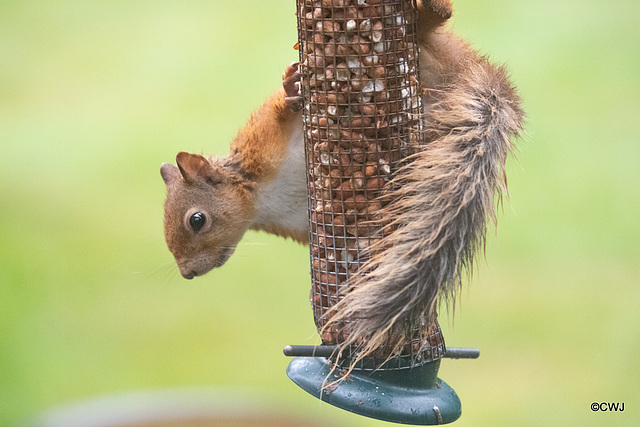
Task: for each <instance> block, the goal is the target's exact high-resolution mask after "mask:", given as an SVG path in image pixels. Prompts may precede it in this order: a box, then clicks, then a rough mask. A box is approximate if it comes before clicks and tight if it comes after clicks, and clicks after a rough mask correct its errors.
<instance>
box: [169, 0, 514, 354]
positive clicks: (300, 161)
mask: <svg viewBox="0 0 640 427" xmlns="http://www.w3.org/2000/svg"><path fill="white" fill-rule="evenodd" d="M411 2H412V5H413V6H414V7H416V8H417V9H418V16H419V26H418V29H419V47H420V58H419V60H420V79H421V81H420V83H421V86H422V88H424V89H425V91H424V95H423V105H424V107H425V114H424V118H423V126H424V129H425V136H426V141H425V144H424V146H423V148H422V150H421V151H420V152H419V153H418V154H417V155H415V157H414V159H413V160H412V161H411V162H410V163H409V164H408V165H407V166H405V167H403V168H402V169H401V170H400V171H399V172H398V173H397V176H396V177H395V178H394V179H395V180H396V182H398V183H399V184H401V185H397V186H395V187H397V189H395V190H394V194H392V195H391V198H392V199H393V200H396V202H395V203H391V204H389V205H388V206H387V207H386V208H384V209H386V210H387V213H390V214H392V215H394V218H397V219H398V220H397V223H398V224H401V225H400V226H399V227H398V228H397V230H396V231H394V232H393V233H391V234H390V235H389V236H387V237H385V244H384V245H383V247H384V248H385V249H384V250H382V251H380V252H379V253H378V254H377V255H375V256H374V257H373V258H372V260H371V265H370V266H371V267H372V268H369V269H368V270H367V271H370V274H367V276H366V278H365V279H363V281H364V283H362V284H360V286H358V287H357V288H356V289H355V290H353V291H352V292H350V293H348V294H347V295H346V296H345V298H344V299H343V300H342V301H341V303H340V305H339V306H338V307H339V308H340V310H339V311H338V313H337V314H336V315H335V316H334V319H333V321H338V320H340V319H341V318H349V319H355V321H353V322H352V323H351V328H352V330H351V334H350V338H349V340H348V342H347V343H346V344H354V343H356V344H357V343H363V342H365V343H368V344H366V345H365V346H364V347H365V348H364V350H365V353H366V352H369V353H371V352H372V351H374V350H375V349H376V348H378V347H380V346H381V345H382V344H383V343H384V342H386V341H387V340H389V337H391V336H393V337H396V339H397V340H398V341H401V340H402V339H403V337H405V338H406V335H407V334H408V333H409V332H407V331H406V330H405V329H406V325H407V324H411V325H416V324H419V323H422V324H428V323H424V322H433V321H435V317H436V309H437V306H438V304H439V303H440V302H448V301H450V300H451V299H452V298H453V297H454V296H455V292H456V291H457V290H458V289H459V288H460V285H461V281H462V276H463V275H464V273H465V272H466V271H468V270H469V269H470V268H471V266H472V263H473V260H474V255H475V253H476V252H477V250H478V249H479V247H481V246H482V245H483V243H484V240H485V233H486V227H487V222H488V221H489V220H493V221H495V206H496V201H497V200H499V199H500V197H501V196H502V194H503V193H504V192H505V191H506V177H505V162H506V158H507V155H508V153H509V152H510V151H512V148H513V146H512V142H511V141H512V139H513V138H515V137H517V136H518V135H519V134H520V133H521V131H522V121H523V117H524V114H523V111H522V109H521V107H520V99H519V97H518V95H517V93H516V90H515V88H514V86H513V84H512V83H511V82H510V80H509V78H508V75H507V73H506V71H505V70H504V69H503V68H502V67H499V66H495V65H492V64H491V63H490V62H489V61H488V59H487V58H486V57H484V56H480V55H479V54H478V53H477V52H476V51H475V50H474V49H472V48H471V47H470V46H469V45H468V44H467V43H466V42H465V41H463V40H462V39H460V38H458V37H457V36H455V35H454V34H452V33H451V32H450V31H449V30H448V29H447V28H446V26H445V23H446V21H447V20H448V19H449V18H450V17H451V14H452V5H451V1H449V0H411ZM297 79H299V74H298V73H297V72H296V65H291V66H289V67H287V70H286V71H285V74H284V76H283V87H282V88H280V89H278V90H277V91H276V92H275V93H274V94H272V95H271V96H270V97H269V98H268V99H267V100H266V102H265V103H264V104H263V105H262V106H261V107H260V108H259V109H258V110H256V111H255V112H254V113H253V114H252V115H251V117H250V119H249V121H248V122H247V124H246V126H245V127H244V129H242V130H241V131H240V132H239V133H238V135H237V136H236V138H235V139H234V141H233V143H232V144H231V152H230V154H229V156H227V157H223V158H215V157H209V158H207V157H203V156H201V155H198V154H189V153H185V152H180V153H178V155H177V158H176V162H177V166H174V165H172V164H168V163H164V164H163V165H162V168H161V174H162V178H163V180H164V182H165V183H166V187H167V199H166V202H165V220H164V227H165V238H166V242H167V245H168V247H169V250H170V251H171V253H172V254H173V255H174V257H175V260H176V262H177V264H178V267H179V269H180V273H181V274H182V276H183V277H185V278H187V279H192V278H193V277H196V276H201V275H203V274H205V273H207V272H208V271H210V270H211V269H213V268H216V267H220V266H222V265H223V264H224V263H225V262H226V261H227V260H228V259H229V257H230V256H231V255H232V254H233V252H234V250H235V248H236V246H237V244H238V242H239V241H240V239H241V238H242V236H243V235H244V233H245V232H246V231H247V230H250V229H251V230H263V231H266V232H268V233H273V234H276V235H278V236H283V237H288V238H291V239H293V240H295V241H297V242H300V243H308V216H307V194H306V191H307V189H306V175H305V174H306V172H305V157H304V142H303V130H302V118H301V113H300V111H299V110H300V107H301V105H300V103H301V98H300V96H299V86H297V85H296V80H297ZM398 337H400V338H398Z"/></svg>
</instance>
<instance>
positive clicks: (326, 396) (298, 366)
mask: <svg viewBox="0 0 640 427" xmlns="http://www.w3.org/2000/svg"><path fill="white" fill-rule="evenodd" d="M439 367H440V361H439V360H436V361H434V362H430V363H426V364H424V365H422V366H417V367H414V368H406V369H397V370H378V371H363V370H353V371H352V372H351V374H350V375H349V377H350V378H349V379H348V380H345V381H342V382H341V383H339V384H338V385H337V386H336V387H330V388H329V389H328V390H324V391H322V385H323V384H324V383H325V380H326V379H327V376H328V375H329V373H330V372H331V368H330V366H329V361H328V360H327V359H326V358H324V357H296V358H295V359H293V360H292V361H291V363H290V364H289V367H288V368H287V375H288V376H289V378H291V380H292V381H293V382H294V383H296V384H297V385H298V386H300V387H301V388H302V389H303V390H305V391H306V392H308V393H310V394H312V395H313V396H315V397H317V398H318V399H322V400H323V401H325V402H327V403H329V404H331V405H334V406H337V407H338V408H342V409H345V410H347V411H350V412H354V413H356V414H359V415H364V416H365V417H370V418H376V419H379V420H384V421H390V422H394V423H401V424H413V425H437V424H446V423H451V422H454V421H455V420H457V419H458V418H460V415H461V413H462V412H461V404H460V399H459V398H458V395H457V394H456V392H455V391H454V390H453V389H452V388H451V387H449V386H448V385H447V384H446V383H445V382H444V381H442V380H441V379H439V378H438V368H439ZM332 376H333V374H332Z"/></svg>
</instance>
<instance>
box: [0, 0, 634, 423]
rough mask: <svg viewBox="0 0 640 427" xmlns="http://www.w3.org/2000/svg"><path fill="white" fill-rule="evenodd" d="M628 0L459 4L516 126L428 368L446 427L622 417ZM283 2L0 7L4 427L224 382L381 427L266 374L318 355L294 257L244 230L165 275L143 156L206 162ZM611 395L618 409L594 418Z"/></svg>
mask: <svg viewBox="0 0 640 427" xmlns="http://www.w3.org/2000/svg"><path fill="white" fill-rule="evenodd" d="M639 20H640V2H638V1H636V0H627V1H623V0H617V1H614V2H609V3H603V2H597V1H594V0H582V1H549V0H546V1H529V2H511V1H507V0H500V1H480V0H475V1H472V0H464V1H463V0H460V1H457V2H456V15H455V18H454V19H453V26H454V28H455V30H456V31H457V32H458V33H459V34H461V35H463V36H464V37H467V38H468V39H469V40H471V41H472V42H473V44H474V45H475V46H476V47H477V48H478V49H480V50H481V51H482V52H487V53H490V56H491V57H492V58H493V60H495V61H497V62H501V63H507V64H508V67H509V69H510V70H511V73H512V76H513V79H514V80H515V82H517V85H518V86H519V88H520V92H521V95H522V97H523V99H524V106H525V108H526V110H527V113H528V122H527V131H528V135H527V136H526V137H525V138H524V140H523V141H521V143H520V145H519V146H520V149H519V152H518V155H517V157H518V158H517V160H515V159H511V160H510V162H509V171H508V172H509V188H510V193H511V197H510V200H509V202H508V203H506V204H505V207H504V209H503V212H502V213H501V215H500V218H499V226H498V230H497V233H491V234H490V236H489V239H488V244H487V250H486V257H485V258H486V262H485V259H482V258H481V261H480V262H479V263H478V265H479V267H478V269H477V271H476V272H475V273H474V277H473V278H472V280H471V284H470V286H469V287H467V288H466V290H465V291H464V292H463V295H462V298H461V299H462V301H461V304H460V305H458V306H457V307H456V310H455V311H456V315H455V319H453V317H452V316H451V314H449V315H447V313H443V314H442V316H441V317H442V319H441V322H442V326H443V330H444V333H445V337H446V339H447V343H448V344H449V345H451V346H475V347H479V348H480V349H481V351H482V355H481V358H480V359H478V360H476V361H450V360H449V361H445V362H443V365H442V368H441V371H440V374H441V377H442V378H444V379H445V380H446V381H447V382H448V383H449V384H450V385H452V386H453V387H454V388H455V389H456V391H457V392H458V394H459V396H460V397H461V399H462V402H463V415H462V418H461V419H460V421H459V422H458V425H461V426H462V425H469V426H479V425H521V426H537V425H549V424H553V425H605V424H606V425H631V424H632V423H633V422H634V421H635V422H637V420H638V419H640V409H639V405H640V387H639V385H638V380H640V363H638V358H639V356H638V355H639V354H640V286H638V282H639V280H640V128H639V123H640V29H639V28H640V26H639V25H638V21H639ZM295 41H296V30H295V17H294V1H293V0H269V1H259V0H252V1H238V2H231V1H213V0H211V1H204V0H200V1H197V0H181V1H177V0H173V1H169V0H167V1H149V0H129V1H107V0H102V1H94V0H83V1H79V0H69V1H64V0H50V1H31V0H21V1H8V0H7V1H0V147H1V151H0V233H1V236H0V425H2V426H5V425H20V424H21V423H23V422H25V421H26V420H29V419H31V418H32V417H34V416H37V414H39V413H41V412H42V411H45V410H47V409H50V408H52V407H56V406H57V405H62V404H68V403H72V402H75V401H83V400H86V399H91V398H94V397H99V396H104V395H111V394H117V393H125V392H131V391H135V390H150V389H160V388H175V387H189V386H214V387H222V388H225V387H242V388H245V389H249V390H253V391H255V392H256V393H258V394H259V395H262V396H264V402H265V403H266V404H267V405H273V408H277V409H278V410H280V411H282V412H284V413H288V414H295V415H298V416H301V417H310V418H311V419H315V420H316V421H317V420H327V421H326V422H327V423H328V424H333V425H353V426H364V425H383V424H384V423H378V422H374V421H371V420H366V419H364V418H361V417H358V416H355V415H351V414H348V413H346V412H343V411H341V410H338V409H335V408H333V407H331V406H329V405H326V404H321V403H320V402H319V401H317V400H315V399H314V398H312V397H311V396H309V395H307V394H306V393H305V392H303V391H302V390H300V389H298V388H297V387H296V386H295V385H294V384H293V383H291V382H290V381H289V379H288V378H287V377H286V375H285V368H286V366H287V363H288V359H287V358H285V357H284V356H283V355H282V352H281V350H282V347H283V346H284V345H287V344H315V343H317V342H318V338H317V334H316V333H315V328H314V325H313V320H312V313H311V308H310V304H309V302H308V295H309V288H310V283H309V266H308V254H307V249H306V248H305V247H302V246H299V245H296V244H294V243H291V242H287V241H284V240H280V239H277V238H272V237H270V236H268V235H265V234H259V233H254V232H250V233H248V234H247V235H246V237H245V239H244V240H243V242H242V243H241V245H240V246H239V248H238V250H237V252H236V254H235V255H234V256H233V257H232V258H231V260H230V261H229V263H228V264H227V265H225V266H224V267H223V268H221V269H218V270H216V271H214V272H212V273H210V274H209V275H207V276H205V277H204V278H199V279H197V280H194V281H189V282H187V281H185V280H184V279H182V278H181V277H180V275H179V273H178V271H177V268H176V267H175V266H174V263H173V260H172V257H171V254H170V253H169V252H168V250H167V249H166V247H165V244H164V240H163V235H162V203H163V200H164V185H163V183H162V180H161V179H160V174H159V167H160V164H161V162H164V161H167V162H171V161H173V160H174V158H175V154H176V153H177V152H178V151H180V150H186V151H192V152H201V153H208V154H226V153H227V152H228V143H229V141H230V140H231V139H232V137H233V136H234V135H235V133H236V132H237V130H238V129H240V128H241V127H242V126H243V124H244V122H245V120H246V119H247V117H248V115H249V113H250V112H251V111H252V109H253V108H255V107H257V106H258V105H259V104H260V103H261V102H262V100H263V99H264V98H265V97H266V96H267V95H268V94H269V93H270V92H271V91H272V90H274V89H275V88H277V87H278V85H279V83H280V75H281V72H282V70H283V69H284V67H285V66H286V65H287V64H288V63H289V62H291V61H292V60H294V59H296V55H297V53H296V52H295V51H294V50H293V49H292V46H293V44H294V43H295ZM593 401H596V402H602V401H605V402H625V403H626V408H625V412H624V413H592V412H591V410H590V403H591V402H593Z"/></svg>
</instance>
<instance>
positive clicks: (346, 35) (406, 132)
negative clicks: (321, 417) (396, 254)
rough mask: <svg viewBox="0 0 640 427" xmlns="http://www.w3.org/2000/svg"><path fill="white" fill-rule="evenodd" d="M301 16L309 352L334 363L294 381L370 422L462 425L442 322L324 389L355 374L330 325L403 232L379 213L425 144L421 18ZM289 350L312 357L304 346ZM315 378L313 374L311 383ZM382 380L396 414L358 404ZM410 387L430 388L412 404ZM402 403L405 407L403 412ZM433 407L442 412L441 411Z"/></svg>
mask: <svg viewBox="0 0 640 427" xmlns="http://www.w3.org/2000/svg"><path fill="white" fill-rule="evenodd" d="M297 17H298V34H299V42H298V46H299V51H300V73H301V76H302V77H301V92H302V96H303V99H304V109H303V121H304V131H305V145H306V147H305V149H306V150H305V151H306V157H307V184H308V200H309V233H310V234H309V236H310V249H311V250H310V252H311V253H310V256H311V278H312V288H311V301H312V306H313V315H314V320H315V323H316V327H317V329H318V331H319V333H320V334H321V339H322V343H323V346H321V347H315V348H311V349H307V351H308V354H307V355H309V356H326V357H328V360H329V361H330V362H329V361H328V360H327V359H317V358H315V359H314V358H297V359H294V361H293V362H292V363H291V365H290V366H289V370H288V374H289V376H290V377H291V378H292V379H293V380H294V381H295V382H296V383H297V384H298V385H300V386H301V387H302V388H304V389H305V390H307V391H308V392H310V393H312V394H314V395H316V396H318V397H320V398H322V399H323V400H326V401H328V402H330V403H332V404H334V405H336V406H339V407H342V408H344V409H347V410H350V411H353V412H357V413H360V414H363V415H366V416H371V417H375V418H379V419H385V420H387V421H396V422H410V423H414V424H435V423H436V422H438V421H440V422H442V421H443V420H444V422H451V421H454V420H455V419H457V418H458V417H459V415H460V401H459V400H458V398H457V396H456V395H455V392H453V390H452V389H450V388H449V387H448V386H447V385H446V384H445V383H444V382H442V381H440V380H439V379H437V370H438V366H439V361H440V359H441V358H442V357H443V356H444V355H445V346H444V340H443V338H442V334H441V332H440V327H439V325H438V324H437V323H436V324H433V325H410V327H411V328H413V330H414V339H413V340H412V342H411V344H410V345H405V346H404V348H401V349H397V348H395V349H392V348H389V349H388V351H386V352H381V353H380V354H376V355H374V356H373V357H366V358H364V359H362V360H358V363H357V364H356V365H355V366H356V369H355V370H353V371H351V373H350V378H351V379H353V378H355V384H354V382H353V381H343V382H338V383H336V385H335V386H334V387H329V388H327V387H325V386H326V384H327V382H331V381H332V379H335V378H340V369H341V368H340V367H344V368H347V367H349V363H350V360H351V358H350V355H346V357H342V358H338V357H337V355H336V352H334V351H333V349H335V345H337V344H338V345H339V344H340V343H342V342H344V341H345V340H346V339H347V338H348V336H349V319H343V320H341V321H340V322H337V323H336V322H333V323H328V321H329V319H330V318H331V316H332V315H333V314H334V313H335V306H336V304H338V302H339V301H340V300H341V299H342V298H343V296H344V295H345V293H346V292H348V291H349V287H350V286H356V285H357V279H358V278H359V277H362V275H366V274H367V271H366V267H367V264H366V263H367V260H368V259H370V257H371V255H372V253H374V252H375V251H376V248H377V247H379V246H380V245H382V244H384V241H383V239H384V237H385V236H386V235H387V234H388V233H391V232H392V231H393V225H392V221H393V218H387V217H384V216H383V214H382V211H381V210H382V208H383V207H384V206H385V205H386V204H387V203H389V201H390V200H389V198H388V197H387V195H388V193H389V191H390V189H391V186H392V185H393V182H392V178H393V175H394V172H395V171H396V170H397V169H398V168H399V167H401V165H402V162H403V159H405V158H406V157H407V156H409V155H411V154H412V153H413V152H415V149H416V148H417V147H418V146H419V145H420V144H421V137H420V136H421V132H420V130H421V121H420V120H421V117H422V112H423V108H422V98H421V95H422V92H421V91H422V88H421V87H420V85H419V79H418V72H419V66H418V41H417V17H416V12H415V9H414V8H412V7H411V4H410V2H409V1H407V0H297ZM287 351H288V352H289V354H290V355H302V354H304V350H303V349H301V348H299V347H298V348H296V349H293V350H292V346H290V347H288V350H287V349H286V350H285V352H287ZM343 356H345V355H343ZM351 356H352V357H353V356H354V355H351ZM334 364H337V366H339V368H338V369H337V370H336V369H334V368H335V366H336V365H334ZM353 366H354V365H351V368H353ZM309 371H313V372H315V375H311V377H310V376H309ZM336 372H337V373H336ZM360 375H364V379H362V378H361V377H360ZM372 381H373V382H374V383H376V384H378V385H377V386H376V390H380V386H381V385H382V388H383V389H386V388H387V387H388V388H389V389H388V391H389V394H392V395H395V396H396V400H395V402H396V403H395V404H394V405H395V406H394V405H390V406H386V405H382V409H381V408H377V409H374V408H373V407H372V406H371V404H367V403H362V402H366V399H364V398H363V399H362V400H361V399H360V398H357V396H360V394H361V392H358V391H357V390H356V389H358V387H360V388H361V387H362V384H363V383H367V384H371V383H372ZM407 386H410V387H422V388H423V389H421V391H420V392H417V391H415V390H414V391H413V392H410V393H408V394H407V391H406V387H407ZM424 387H426V388H424ZM434 389H435V390H437V391H435V392H433V390H434ZM323 390H324V391H323ZM358 390H359V389H358ZM402 390H404V391H402ZM348 396H349V397H348ZM354 396H356V397H354ZM354 399H355V400H354ZM424 399H427V400H424ZM414 401H415V402H418V403H415V402H414ZM399 402H404V404H403V405H404V406H402V405H401V407H398V403H399ZM409 402H413V403H409ZM420 402H422V403H420ZM425 402H427V404H428V405H431V406H430V407H429V408H428V410H426V411H424V412H420V413H419V414H418V415H416V414H415V413H414V414H413V415H412V413H411V411H412V409H411V408H416V407H422V406H424V404H425ZM434 402H435V403H434ZM416 405H417V406H416ZM433 406H435V407H436V408H438V409H437V410H436V411H435V412H434V411H433V408H432V407H433ZM443 417H444V418H443Z"/></svg>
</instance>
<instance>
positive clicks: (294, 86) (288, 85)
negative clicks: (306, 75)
mask: <svg viewBox="0 0 640 427" xmlns="http://www.w3.org/2000/svg"><path fill="white" fill-rule="evenodd" d="M299 66H300V63H299V62H292V63H291V64H289V65H288V66H287V68H286V69H285V70H284V74H283V75H282V87H283V88H284V91H285V93H286V98H285V99H284V102H285V104H286V105H287V107H288V108H289V109H291V110H292V111H300V110H301V109H302V96H301V93H300V77H301V76H300V73H299V72H298V67H299Z"/></svg>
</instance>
